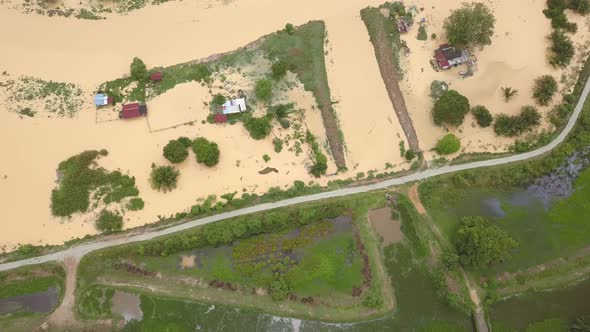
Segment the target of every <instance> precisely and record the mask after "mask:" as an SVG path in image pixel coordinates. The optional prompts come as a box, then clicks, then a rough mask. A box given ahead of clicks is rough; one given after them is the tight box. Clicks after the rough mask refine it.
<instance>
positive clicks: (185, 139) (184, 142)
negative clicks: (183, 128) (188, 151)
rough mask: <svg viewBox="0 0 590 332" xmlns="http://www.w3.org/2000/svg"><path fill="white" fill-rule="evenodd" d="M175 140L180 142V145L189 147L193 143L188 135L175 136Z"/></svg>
mask: <svg viewBox="0 0 590 332" xmlns="http://www.w3.org/2000/svg"><path fill="white" fill-rule="evenodd" d="M176 140H177V141H179V142H180V143H182V145H184V146H185V147H186V148H190V147H191V146H192V145H193V141H192V140H191V139H190V138H188V137H184V136H182V137H179V138H177V139H176Z"/></svg>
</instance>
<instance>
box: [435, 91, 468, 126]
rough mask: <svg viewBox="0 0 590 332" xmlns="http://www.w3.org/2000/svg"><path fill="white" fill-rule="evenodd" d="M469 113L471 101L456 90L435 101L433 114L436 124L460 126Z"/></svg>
mask: <svg viewBox="0 0 590 332" xmlns="http://www.w3.org/2000/svg"><path fill="white" fill-rule="evenodd" d="M467 113H469V100H468V99H467V97H465V96H463V95H461V94H460V93H458V92H457V91H455V90H449V91H447V92H445V93H443V95H442V96H441V97H440V98H439V99H438V100H436V101H435V103H434V108H433V109H432V114H433V116H434V123H436V124H437V125H439V126H440V125H442V124H443V123H446V124H449V125H453V126H459V125H461V124H462V123H463V119H464V118H465V115H466V114H467Z"/></svg>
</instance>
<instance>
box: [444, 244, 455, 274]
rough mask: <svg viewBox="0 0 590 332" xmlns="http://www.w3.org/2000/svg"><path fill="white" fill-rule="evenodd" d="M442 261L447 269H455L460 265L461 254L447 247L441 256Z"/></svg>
mask: <svg viewBox="0 0 590 332" xmlns="http://www.w3.org/2000/svg"><path fill="white" fill-rule="evenodd" d="M441 262H442V264H443V266H444V267H445V268H446V269H447V270H449V271H453V270H455V269H456V268H457V267H459V256H458V255H457V254H455V253H454V252H453V251H451V250H448V249H445V250H444V251H443V253H442V256H441Z"/></svg>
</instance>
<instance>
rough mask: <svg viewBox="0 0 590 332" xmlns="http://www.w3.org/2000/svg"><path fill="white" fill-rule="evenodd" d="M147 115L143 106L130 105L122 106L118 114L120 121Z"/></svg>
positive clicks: (137, 104) (138, 104)
mask: <svg viewBox="0 0 590 332" xmlns="http://www.w3.org/2000/svg"><path fill="white" fill-rule="evenodd" d="M145 115H147V107H146V105H145V104H140V103H131V104H125V105H123V109H122V110H121V112H120V113H119V118H121V119H132V118H137V117H140V116H145Z"/></svg>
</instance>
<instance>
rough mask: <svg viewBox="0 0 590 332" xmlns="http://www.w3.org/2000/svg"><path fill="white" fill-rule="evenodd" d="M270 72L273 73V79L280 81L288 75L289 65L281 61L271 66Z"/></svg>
mask: <svg viewBox="0 0 590 332" xmlns="http://www.w3.org/2000/svg"><path fill="white" fill-rule="evenodd" d="M270 70H271V71H272V77H273V78H274V79H275V80H280V79H281V78H283V77H285V75H287V70H289V65H288V64H287V63H286V62H285V61H281V60H279V61H277V62H275V63H273V64H272V65H271V67H270Z"/></svg>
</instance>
